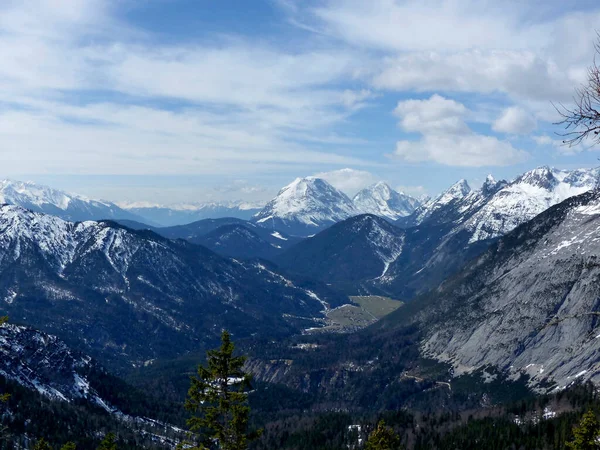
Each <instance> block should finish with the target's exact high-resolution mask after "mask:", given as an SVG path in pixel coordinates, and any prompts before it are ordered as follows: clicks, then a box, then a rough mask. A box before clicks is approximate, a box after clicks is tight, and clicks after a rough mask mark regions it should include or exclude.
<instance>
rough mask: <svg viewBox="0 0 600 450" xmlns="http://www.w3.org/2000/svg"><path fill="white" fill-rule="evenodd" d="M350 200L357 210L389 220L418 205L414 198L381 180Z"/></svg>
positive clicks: (412, 209)
mask: <svg viewBox="0 0 600 450" xmlns="http://www.w3.org/2000/svg"><path fill="white" fill-rule="evenodd" d="M352 201H353V203H354V206H356V208H357V209H358V210H359V211H361V212H363V213H367V214H375V215H376V216H380V217H385V218H386V219H390V220H397V219H399V218H400V217H406V216H409V215H410V214H412V213H413V212H414V210H415V209H416V208H417V207H418V206H419V205H420V203H419V201H418V200H417V199H416V198H413V197H411V196H410V195H406V194H404V193H402V192H396V191H394V190H393V189H392V188H391V187H390V186H389V185H388V184H387V183H385V182H383V181H380V182H379V183H376V184H373V185H372V186H369V187H367V188H365V189H363V190H362V191H360V192H359V193H358V194H356V195H355V196H354V198H353V199H352Z"/></svg>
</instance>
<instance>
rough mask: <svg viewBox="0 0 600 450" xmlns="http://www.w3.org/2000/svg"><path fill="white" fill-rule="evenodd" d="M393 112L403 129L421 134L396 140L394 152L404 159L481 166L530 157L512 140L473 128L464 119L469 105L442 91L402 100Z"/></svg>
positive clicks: (509, 162) (503, 164)
mask: <svg viewBox="0 0 600 450" xmlns="http://www.w3.org/2000/svg"><path fill="white" fill-rule="evenodd" d="M394 113H395V114H396V115H397V116H398V117H399V118H400V123H399V125H400V127H401V128H402V129H403V130H404V131H407V132H417V133H419V134H420V135H421V137H420V139H419V140H416V141H410V140H401V141H398V142H397V143H396V149H395V151H394V153H393V156H395V157H397V158H399V159H401V160H403V161H407V162H427V161H432V162H437V163H439V164H444V165H448V166H464V167H480V166H505V165H510V164H515V163H518V162H521V161H524V160H525V159H527V157H528V155H527V153H526V152H524V151H522V150H518V149H515V148H514V147H513V146H512V145H511V144H510V142H507V141H501V140H499V139H497V138H495V137H493V136H485V135H481V134H477V133H475V132H474V131H472V130H471V129H470V128H469V126H468V125H467V123H466V121H465V116H466V115H467V113H468V110H467V108H466V107H465V106H464V105H462V104H461V103H458V102H456V101H454V100H450V99H446V98H444V97H441V96H439V95H433V96H431V97H430V98H429V99H425V100H406V101H402V102H399V103H398V106H397V107H396V109H395V110H394Z"/></svg>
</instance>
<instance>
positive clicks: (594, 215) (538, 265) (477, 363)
mask: <svg viewBox="0 0 600 450" xmlns="http://www.w3.org/2000/svg"><path fill="white" fill-rule="evenodd" d="M599 258H600V194H598V192H597V191H591V192H588V193H585V194H582V195H579V196H576V197H572V198H569V199H567V200H565V201H564V202H562V203H560V204H558V205H556V206H553V207H551V208H550V209H548V210H547V211H544V212H543V213H541V214H539V215H538V216H537V217H535V218H534V219H533V220H531V221H529V222H526V223H524V224H522V225H520V226H518V227H517V228H516V229H515V230H514V231H512V232H510V233H508V234H507V235H506V236H504V237H503V238H501V239H500V240H498V241H497V242H496V243H494V244H493V245H492V246H491V247H490V248H489V250H487V251H486V252H484V253H483V254H482V255H481V256H480V257H479V258H477V259H475V260H474V261H472V262H470V263H469V264H467V266H466V267H465V268H464V270H462V271H461V272H460V273H459V274H457V275H456V276H454V277H452V278H450V279H448V280H447V281H445V282H444V283H442V284H441V286H440V287H439V288H437V289H435V290H433V291H431V292H430V293H428V294H426V295H424V296H423V297H421V298H417V299H415V301H414V308H413V309H412V310H410V311H409V310H406V311H403V312H401V311H399V312H398V313H397V314H392V315H390V316H388V318H387V319H386V321H385V324H381V325H380V326H381V327H383V328H389V327H396V326H403V325H406V324H407V323H413V324H415V323H416V324H418V325H419V326H420V327H421V329H422V330H423V337H422V340H421V344H420V347H421V351H422V352H423V354H424V355H426V356H428V357H432V358H435V359H438V360H440V361H443V362H446V363H449V364H451V365H452V366H453V367H454V373H455V374H456V375H459V374H461V373H465V372H472V371H475V370H477V369H481V368H484V367H486V366H493V367H495V368H497V369H499V370H501V371H504V372H506V373H508V374H510V375H511V376H513V377H515V378H518V377H520V376H523V375H524V376H526V377H527V380H528V382H529V383H530V384H531V385H533V386H538V387H543V388H544V389H553V388H558V389H563V388H565V387H566V386H568V385H569V384H571V383H573V382H575V381H585V380H591V381H593V382H594V383H598V381H599V380H600V378H599V377H600V365H599V364H598V337H599V334H598V298H600V286H599V285H598V283H597V280H598V277H599V276H600V265H599V264H598V261H599Z"/></svg>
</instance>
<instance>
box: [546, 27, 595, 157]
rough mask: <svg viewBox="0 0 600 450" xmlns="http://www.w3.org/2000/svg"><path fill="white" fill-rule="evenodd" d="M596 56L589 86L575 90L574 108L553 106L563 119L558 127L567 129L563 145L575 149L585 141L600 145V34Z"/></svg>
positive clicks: (591, 69) (559, 105)
mask: <svg viewBox="0 0 600 450" xmlns="http://www.w3.org/2000/svg"><path fill="white" fill-rule="evenodd" d="M594 49H595V50H596V55H595V56H594V62H593V64H592V66H591V67H590V68H589V69H588V81H587V84H585V85H583V86H581V87H580V88H577V89H576V90H575V96H574V97H573V103H574V106H572V107H566V106H564V105H563V104H558V105H555V104H553V106H554V108H555V109H556V111H557V112H558V113H559V114H560V116H561V117H562V120H561V121H560V122H558V123H557V124H558V125H562V126H564V127H565V132H564V133H562V134H561V133H558V134H559V136H562V137H563V144H565V145H567V146H569V147H573V146H575V145H578V144H580V143H581V142H582V141H583V140H584V139H591V140H592V142H593V144H600V67H598V64H597V62H596V57H597V56H598V55H600V34H598V33H597V40H596V43H595V44H594Z"/></svg>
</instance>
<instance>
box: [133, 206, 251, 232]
mask: <svg viewBox="0 0 600 450" xmlns="http://www.w3.org/2000/svg"><path fill="white" fill-rule="evenodd" d="M262 206H263V205H261V204H256V203H247V202H242V201H239V202H233V201H231V202H209V203H199V204H190V205H181V206H172V207H169V206H159V205H143V206H140V205H136V204H131V205H124V208H125V209H126V210H127V211H129V212H131V213H133V214H136V215H137V216H139V217H141V218H143V219H145V220H146V221H147V222H149V223H154V224H157V225H159V226H161V227H172V226H177V225H186V224H189V223H192V222H197V221H199V220H204V219H219V218H222V217H233V218H236V219H242V220H250V219H251V218H252V216H254V215H255V214H256V213H258V212H259V211H260V210H261V208H262Z"/></svg>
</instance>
